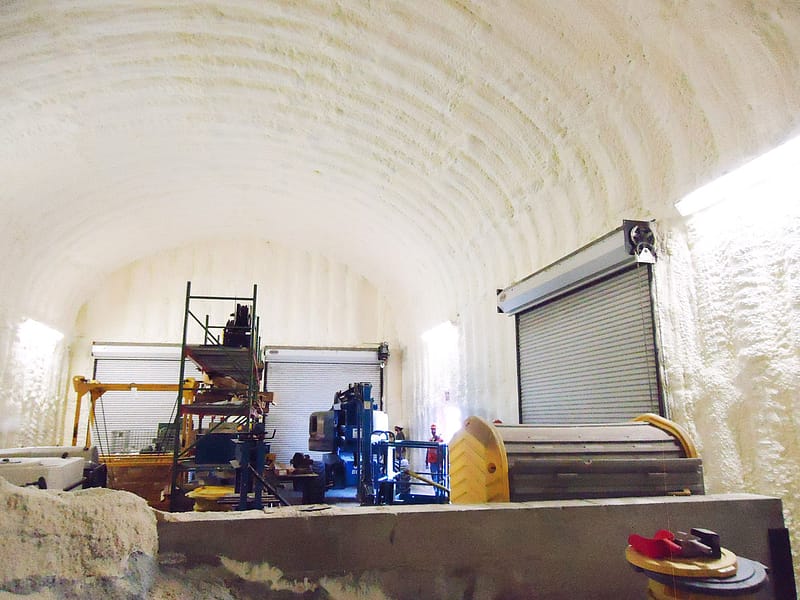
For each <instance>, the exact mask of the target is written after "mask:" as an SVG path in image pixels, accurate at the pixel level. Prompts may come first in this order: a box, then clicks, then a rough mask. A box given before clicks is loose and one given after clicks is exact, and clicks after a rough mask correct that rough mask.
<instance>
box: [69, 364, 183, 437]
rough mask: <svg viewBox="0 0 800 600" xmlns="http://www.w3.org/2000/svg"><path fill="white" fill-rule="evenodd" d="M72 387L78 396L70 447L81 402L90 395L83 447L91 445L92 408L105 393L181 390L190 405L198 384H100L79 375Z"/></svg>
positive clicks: (76, 433) (76, 376)
mask: <svg viewBox="0 0 800 600" xmlns="http://www.w3.org/2000/svg"><path fill="white" fill-rule="evenodd" d="M72 387H73V388H74V389H75V392H76V393H77V394H78V398H77V402H76V404H75V421H74V423H73V426H72V445H73V446H77V445H78V424H79V423H80V416H81V400H82V398H83V397H84V396H85V395H86V394H90V396H89V397H90V398H91V407H90V408H89V425H88V426H87V427H86V444H85V447H87V448H88V447H89V446H90V445H91V441H92V440H91V430H92V425H93V424H94V407H95V404H96V403H97V399H98V398H100V396H102V395H103V394H105V393H106V392H128V391H131V390H138V391H141V392H177V391H178V390H179V389H181V390H183V392H182V393H183V401H184V402H185V403H187V404H188V403H190V402H191V401H192V399H193V398H194V395H195V393H196V392H197V387H198V382H197V381H196V380H195V379H193V378H189V379H186V380H184V382H183V385H182V386H179V385H178V384H177V383H100V382H99V381H96V380H94V379H86V377H83V376H81V375H75V377H73V378H72Z"/></svg>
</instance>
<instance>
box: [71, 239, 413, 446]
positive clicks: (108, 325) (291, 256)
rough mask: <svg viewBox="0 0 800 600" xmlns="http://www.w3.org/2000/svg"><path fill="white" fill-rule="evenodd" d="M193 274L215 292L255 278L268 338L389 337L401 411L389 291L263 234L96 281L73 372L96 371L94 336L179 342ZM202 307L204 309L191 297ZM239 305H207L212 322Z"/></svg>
mask: <svg viewBox="0 0 800 600" xmlns="http://www.w3.org/2000/svg"><path fill="white" fill-rule="evenodd" d="M187 281H191V285H192V294H194V295H210V296H234V295H240V296H249V295H251V294H252V291H253V284H256V285H257V286H258V287H257V314H258V316H259V318H260V334H261V341H262V345H273V346H275V345H290V346H320V347H330V346H335V347H342V346H348V347H370V348H377V346H378V344H379V343H380V342H382V341H387V342H388V343H389V349H390V353H391V356H390V359H389V363H388V366H387V372H386V384H387V390H386V402H387V408H388V411H389V413H390V416H391V417H392V418H393V419H394V420H402V419H403V410H404V409H403V402H402V400H403V391H402V379H401V376H400V373H401V363H402V360H403V352H402V349H401V348H400V347H399V342H398V339H397V334H396V332H395V325H394V320H393V319H394V317H393V314H392V308H391V302H390V299H387V298H385V297H384V296H382V295H381V293H380V292H379V291H378V290H377V289H376V288H375V287H374V286H373V285H372V284H371V283H370V282H369V281H367V280H366V279H364V277H362V276H361V275H359V274H358V273H356V272H354V271H352V270H351V269H349V268H348V267H347V266H345V265H342V264H339V263H336V262H332V261H330V260H328V259H326V258H325V257H322V256H320V255H318V254H313V253H309V252H306V251H303V250H295V249H290V248H288V247H285V246H280V245H276V244H270V243H266V242H259V241H234V242H224V243H210V244H204V245H202V246H190V247H182V248H178V249H174V250H170V251H166V252H162V253H159V254H156V255H154V256H151V257H148V258H145V259H142V260H139V261H136V262H134V263H132V264H131V265H129V266H127V267H125V268H124V269H121V270H120V271H118V272H117V273H114V274H113V275H111V276H110V277H107V278H105V279H104V280H102V281H98V282H97V285H96V290H95V292H94V293H93V294H92V296H91V297H90V298H89V299H88V300H87V302H86V303H85V304H84V305H83V307H82V308H81V310H80V312H79V315H78V319H77V323H76V327H75V332H74V336H73V343H72V348H71V361H70V368H69V372H70V374H71V375H84V376H86V377H91V375H92V358H91V344H92V342H93V341H104V342H167V343H180V340H181V337H182V328H183V312H184V302H185V296H186V282H187ZM198 307H200V308H201V309H205V307H204V305H198V304H197V303H195V304H193V308H194V309H195V310H197V309H198ZM233 308H234V306H233V303H231V304H230V306H228V305H227V304H226V303H224V302H222V303H212V304H211V305H209V308H208V310H214V309H217V310H221V311H222V312H221V314H217V315H213V314H212V315H211V316H212V318H211V322H212V323H218V324H219V323H224V321H225V319H226V318H227V316H228V313H229V312H231V311H232V309H233ZM198 316H199V317H200V318H202V317H203V315H202V314H201V315H198ZM193 330H194V331H196V330H197V328H193ZM333 391H335V390H333ZM333 391H332V392H331V393H333ZM73 396H74V394H72V395H69V401H68V409H67V413H68V414H69V415H72V414H73V412H74V398H73ZM68 420H69V419H68ZM66 426H67V427H71V421H70V422H69V423H66ZM70 432H71V430H70Z"/></svg>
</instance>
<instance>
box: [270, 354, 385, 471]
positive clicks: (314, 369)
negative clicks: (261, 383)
mask: <svg viewBox="0 0 800 600" xmlns="http://www.w3.org/2000/svg"><path fill="white" fill-rule="evenodd" d="M365 355H369V358H368V360H374V359H373V358H372V357H374V356H375V352H365ZM365 360H367V358H366V357H365ZM266 371H267V373H266V388H267V391H270V392H275V398H276V401H277V405H276V406H273V407H271V408H270V411H269V416H268V417H267V433H268V435H269V434H271V432H272V430H273V429H274V430H275V437H274V439H272V440H270V451H271V452H274V453H275V455H276V457H275V458H276V460H277V461H278V462H283V463H285V462H289V460H290V459H291V458H292V456H293V455H294V453H295V452H302V453H303V454H308V455H309V456H311V457H312V458H314V459H315V460H320V459H321V457H322V453H321V452H310V451H309V450H308V420H309V417H310V416H311V413H312V412H316V411H321V410H329V409H330V408H331V405H332V404H333V396H334V394H335V393H336V392H337V391H340V390H345V389H347V386H348V385H349V384H351V383H360V382H369V383H371V384H372V397H373V398H375V399H376V402H377V401H378V399H379V398H380V397H381V369H380V366H379V365H378V363H377V360H374V362H370V363H361V364H353V363H338V364H337V363H309V362H267V367H266Z"/></svg>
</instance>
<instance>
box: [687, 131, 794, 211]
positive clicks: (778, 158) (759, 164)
mask: <svg viewBox="0 0 800 600" xmlns="http://www.w3.org/2000/svg"><path fill="white" fill-rule="evenodd" d="M798 168H800V136H798V137H796V138H793V139H791V140H789V141H788V142H786V143H784V144H781V145H780V146H778V147H777V148H774V149H772V150H770V151H769V152H766V153H765V154H762V155H761V156H759V157H758V158H755V159H753V160H751V161H750V162H748V163H746V164H744V165H742V166H741V167H739V168H738V169H736V170H734V171H731V172H730V173H726V174H725V175H723V176H722V177H718V178H717V179H715V180H714V181H712V182H711V183H708V184H706V185H704V186H702V187H700V188H698V189H696V190H695V191H693V192H692V193H690V194H688V195H687V196H685V197H684V198H683V199H682V200H680V201H679V202H677V203H676V204H675V208H676V209H677V210H678V212H679V213H680V214H681V215H682V216H684V217H686V216H689V215H691V214H694V213H696V212H698V211H701V210H704V209H706V208H708V207H710V206H713V205H715V204H717V203H719V202H721V201H722V200H732V199H741V198H743V197H744V196H746V195H748V194H752V192H753V191H754V190H755V189H756V188H759V187H761V186H763V185H764V184H765V183H767V182H771V181H772V180H775V179H778V180H779V179H782V178H788V177H792V176H794V175H793V172H794V171H797V169H798Z"/></svg>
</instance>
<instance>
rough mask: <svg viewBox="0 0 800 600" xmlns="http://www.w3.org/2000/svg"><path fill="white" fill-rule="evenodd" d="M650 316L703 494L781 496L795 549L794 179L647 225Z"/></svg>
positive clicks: (799, 376)
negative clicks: (789, 189)
mask: <svg viewBox="0 0 800 600" xmlns="http://www.w3.org/2000/svg"><path fill="white" fill-rule="evenodd" d="M658 229H659V234H660V236H661V237H662V240H663V247H662V249H661V253H662V258H661V260H660V261H659V263H658V264H657V267H656V284H657V311H656V313H657V317H658V321H659V330H660V333H661V350H662V356H661V360H662V365H663V366H664V368H665V369H664V371H665V384H666V385H665V390H666V395H667V401H668V407H669V411H670V414H671V416H672V418H673V419H675V420H676V421H677V422H679V423H680V424H681V425H683V426H685V427H686V428H687V429H688V430H689V432H690V433H691V436H692V439H693V440H694V441H695V443H696V444H697V446H698V451H699V452H700V455H701V456H702V458H703V463H704V467H705V482H706V488H707V491H708V492H709V493H722V492H752V493H759V494H767V495H774V496H777V497H779V498H781V499H782V500H783V503H784V511H785V515H786V521H787V526H788V527H789V529H790V532H791V535H792V545H793V547H794V549H795V551H796V550H797V549H798V548H800V532H799V531H798V522H800V433H799V432H800V327H798V323H800V190H798V189H795V190H794V192H793V196H792V197H791V199H790V200H788V201H787V200H786V199H783V200H781V199H775V198H771V197H770V196H761V195H756V196H750V197H748V198H746V200H744V201H739V202H733V201H731V202H723V203H722V204H719V205H717V206H714V207H712V208H709V209H707V210H706V211H704V212H701V213H698V214H696V215H694V216H691V217H689V218H687V219H686V220H685V222H683V221H679V220H677V219H676V220H674V221H672V222H663V223H661V224H660V225H659V228H658Z"/></svg>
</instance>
